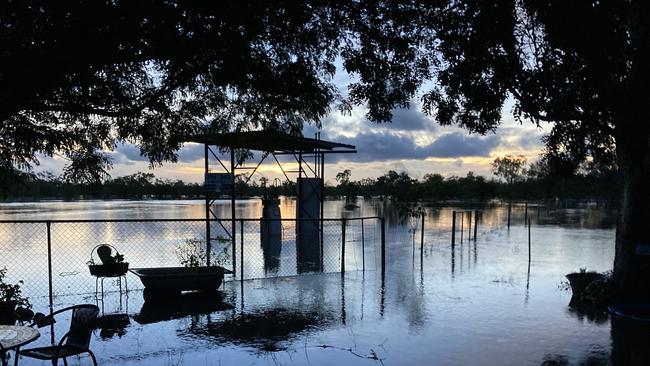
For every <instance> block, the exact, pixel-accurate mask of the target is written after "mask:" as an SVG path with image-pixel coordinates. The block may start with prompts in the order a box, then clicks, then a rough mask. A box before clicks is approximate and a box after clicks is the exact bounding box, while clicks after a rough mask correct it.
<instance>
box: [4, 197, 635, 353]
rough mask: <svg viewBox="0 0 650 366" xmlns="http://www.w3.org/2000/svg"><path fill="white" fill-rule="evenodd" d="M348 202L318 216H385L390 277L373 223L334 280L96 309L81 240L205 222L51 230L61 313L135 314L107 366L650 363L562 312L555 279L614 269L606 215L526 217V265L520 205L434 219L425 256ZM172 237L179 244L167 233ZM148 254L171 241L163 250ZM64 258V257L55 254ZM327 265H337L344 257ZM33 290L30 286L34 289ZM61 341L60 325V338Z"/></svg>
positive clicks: (145, 205)
mask: <svg viewBox="0 0 650 366" xmlns="http://www.w3.org/2000/svg"><path fill="white" fill-rule="evenodd" d="M357 204H358V205H359V206H360V208H359V209H356V210H352V211H346V210H345V209H344V208H343V206H344V202H342V201H328V202H327V203H326V210H325V211H326V213H325V216H326V217H342V216H345V217H347V218H353V217H360V216H367V217H368V216H376V215H378V216H384V217H386V220H387V228H386V248H387V249H386V263H387V264H386V272H385V274H384V275H382V271H381V267H380V262H379V250H378V245H379V244H378V243H379V240H378V224H377V223H376V222H374V221H372V220H369V221H368V223H367V227H364V230H365V231H364V235H365V236H364V243H363V244H364V246H365V247H364V248H362V247H361V246H360V245H361V240H360V231H359V229H360V228H359V226H358V225H357V226H354V225H356V224H354V225H353V224H352V221H351V222H350V228H349V229H348V230H349V232H348V236H347V237H346V243H347V247H346V250H345V258H346V259H345V264H346V272H345V273H344V274H343V275H341V273H338V272H335V271H332V272H333V273H325V274H306V275H298V276H296V275H285V272H283V270H280V272H274V273H273V275H265V274H266V271H265V269H264V268H260V269H257V270H258V272H255V271H256V268H255V266H260V267H263V264H262V263H257V262H255V261H254V260H253V259H244V263H245V270H246V271H247V273H251V275H249V276H245V278H256V277H271V278H257V279H250V280H245V281H240V280H239V277H237V278H236V279H232V280H230V281H227V282H225V283H224V285H223V286H222V288H221V290H220V292H219V294H218V295H214V294H212V295H207V296H206V295H201V294H184V295H183V296H182V297H181V298H174V299H171V298H170V299H165V300H164V301H158V302H150V301H147V302H145V301H144V300H143V296H142V291H141V290H140V288H141V286H139V283H138V282H139V281H138V279H137V277H133V276H132V275H129V277H128V281H129V288H130V291H129V292H128V294H122V295H121V296H120V294H119V293H118V292H116V291H115V289H116V286H115V283H110V281H107V282H106V285H105V286H106V289H107V290H106V293H105V297H104V299H103V300H101V299H100V300H97V299H96V298H95V296H94V280H92V278H91V277H90V276H89V275H88V274H87V273H86V272H83V271H82V270H81V269H79V268H83V266H84V265H85V262H82V263H81V264H78V263H77V262H79V261H82V259H78V258H85V260H87V258H88V257H89V252H88V251H87V250H88V248H89V247H88V246H89V245H90V244H89V243H86V241H88V242H90V241H94V240H103V242H111V243H114V244H117V243H119V242H120V240H118V239H116V238H121V239H125V238H126V239H128V240H132V243H139V242H140V241H147V239H148V238H158V236H156V235H159V236H164V237H165V238H167V240H170V241H174V240H176V238H177V237H184V236H183V235H185V236H187V235H186V234H187V232H188V230H190V229H191V230H190V231H192V230H204V228H205V227H204V225H203V224H201V223H198V224H200V225H198V224H196V225H195V223H192V224H191V225H195V226H196V227H194V226H192V227H191V228H190V229H188V227H187V225H185V224H183V225H178V224H176V226H174V225H172V226H171V228H166V229H164V230H163V228H161V227H160V226H156V227H155V230H157V231H162V232H163V233H162V234H161V233H153V232H149V231H147V230H144V229H142V228H140V227H139V226H135V228H134V226H129V227H128V230H125V229H123V228H122V229H120V228H119V227H117V226H119V225H123V223H115V226H116V228H108V229H107V228H105V227H103V226H102V227H97V226H89V227H85V226H84V225H90V224H66V225H68V226H64V227H62V228H58V229H57V228H54V229H53V230H58V231H55V232H54V234H53V237H54V239H55V240H54V244H53V252H54V253H53V257H54V258H55V259H54V262H55V263H54V264H55V266H54V273H55V275H54V278H53V282H54V289H55V292H56V293H55V294H54V295H55V298H54V306H55V308H59V307H62V306H65V305H68V304H71V303H80V302H89V303H97V304H98V305H100V306H101V307H102V310H103V312H104V314H105V315H110V314H127V315H128V317H122V318H119V319H118V320H117V321H115V322H113V324H112V325H111V324H105V325H104V326H103V328H102V329H97V330H96V331H95V332H94V336H93V341H92V343H91V349H92V350H93V351H94V352H95V354H96V355H97V357H98V360H99V363H100V364H102V365H112V364H115V365H117V364H119V365H231V364H245V365H267V364H271V365H294V364H295V365H307V364H310V365H347V364H354V365H373V364H378V365H381V364H383V365H541V364H544V365H601V364H602V365H607V364H612V363H613V364H633V363H634V362H633V361H634V360H635V361H636V362H637V364H644V363H643V362H645V361H647V360H648V358H647V351H645V352H646V354H643V353H642V354H640V355H639V354H637V352H638V350H639V349H643V347H644V346H643V341H641V342H639V340H642V339H645V340H646V341H647V339H648V338H647V337H646V338H643V337H644V336H645V335H647V334H648V333H647V331H645V330H643V329H633V332H632V333H630V332H629V331H628V329H627V328H629V327H630V326H629V325H626V324H622V325H621V324H617V323H614V325H612V321H611V320H610V319H609V317H608V316H607V315H606V314H583V313H580V312H579V311H576V310H574V309H572V308H570V307H569V306H568V304H569V300H570V297H571V293H570V291H567V290H566V288H565V286H564V285H563V280H564V275H565V274H567V273H569V272H572V271H577V270H578V269H579V268H588V269H589V270H595V271H606V270H608V269H610V268H611V264H612V261H613V256H614V236H615V214H614V213H612V212H610V211H608V210H606V209H601V208H597V207H594V206H583V207H577V208H575V207H574V208H561V209H560V208H556V209H550V208H546V207H537V206H533V205H531V206H530V207H529V210H528V214H529V215H528V216H529V217H530V218H531V246H530V248H531V252H530V255H531V259H532V260H531V262H530V265H529V263H528V255H529V252H528V231H527V228H526V227H525V226H524V209H523V206H516V207H515V208H514V209H513V215H512V225H511V227H510V229H508V228H507V226H506V212H507V211H506V209H505V208H504V207H503V206H499V205H490V206H484V205H481V206H467V205H464V206H463V207H462V208H461V207H458V206H456V207H452V206H448V207H447V206H445V207H433V206H432V207H427V209H426V216H425V225H424V227H425V230H424V232H425V235H424V244H423V246H422V249H423V250H422V252H420V245H421V242H420V240H421V236H420V235H421V231H420V225H421V223H420V221H419V219H409V218H404V217H403V216H402V215H401V214H400V211H402V210H401V209H400V208H398V207H397V206H396V205H395V204H391V203H386V202H382V201H376V200H368V201H359V202H358V203H357ZM474 208H478V209H480V210H481V212H482V214H481V219H480V220H479V227H478V230H477V232H478V235H477V238H476V240H471V241H468V240H467V235H471V234H470V233H471V232H472V230H471V229H470V230H468V227H467V225H468V222H467V216H465V220H464V221H463V225H464V226H463V234H462V235H463V238H462V242H461V232H460V223H457V233H456V245H455V247H453V248H452V246H451V212H452V210H459V211H465V210H469V209H474ZM217 209H218V212H221V213H226V212H229V206H228V204H227V203H226V202H219V203H218V207H217ZM294 209H295V205H294V204H293V201H291V200H283V201H282V206H281V211H282V215H283V217H293V215H294V214H293V212H294V211H293V210H294ZM237 210H238V216H240V217H242V216H243V217H252V218H256V217H259V216H260V215H261V205H260V203H259V201H258V200H255V199H252V200H248V201H240V202H239V203H238V206H237ZM204 212H205V211H204V207H203V205H202V203H201V202H198V201H144V202H134V201H121V202H116V201H113V202H51V203H20V204H18V203H17V204H2V205H0V220H21V219H32V220H34V219H43V220H46V219H63V220H66V219H89V218H90V219H109V218H110V219H116V218H120V219H126V218H128V219H146V218H201V217H203V215H204ZM224 216H226V215H224ZM2 225H4V227H3V226H2ZM9 225H19V226H12V227H9ZM20 225H22V226H20ZM93 225H95V224H93ZM103 225H104V224H103ZM129 225H133V224H129ZM201 225H203V226H201ZM54 226H55V225H54V224H53V227H54ZM95 229H97V230H98V231H99V232H100V233H101V236H100V238H99V239H97V235H99V234H93V235H94V236H93V235H91V234H89V232H94V231H97V230H95ZM149 229H151V227H150V228H149ZM253 229H254V227H253V228H251V229H250V231H252V230H253ZM175 230H176V231H179V232H181V234H183V235H180V234H179V235H176V234H175ZM244 231H245V232H248V231H247V230H244ZM18 232H28V233H31V234H30V235H31V236H30V235H27V234H22V236H21V234H18ZM77 232H79V233H80V234H78V233H77ZM127 234H128V235H127ZM8 236H11V237H12V238H13V239H12V240H10V239H7V237H8ZM16 238H18V240H16ZM30 238H31V239H30ZM57 238H59V239H60V240H62V239H63V238H68V239H69V238H76V239H78V240H77V242H79V243H83V246H82V248H73V249H74V250H73V249H71V248H69V247H70V245H71V244H70V243H71V242H70V241H69V240H68V241H67V242H66V245H65V247H63V246H57V245H58V244H57V240H56V239H57ZM110 238H114V240H113V241H110V240H109V239H110ZM41 239H42V234H41V228H40V227H33V226H29V225H27V224H0V245H2V246H3V252H4V253H12V254H11V255H14V256H16V255H20V253H30V255H29V257H30V258H32V257H39V256H40V255H41V254H40V253H41V252H42V247H41V246H38V245H36V244H33V245H32V246H30V247H29V248H28V249H25V248H23V249H21V250H18V249H20V246H18V244H16V243H19V242H22V243H26V242H30V240H31V241H33V242H37V241H38V242H40V241H41ZM126 239H125V240H126ZM128 240H127V241H128ZM129 243H131V242H129ZM156 243H166V242H164V241H162V239H160V240H159V239H156ZM332 243H334V241H332ZM325 244H327V241H325ZM160 245H161V249H160V250H157V249H155V248H154V249H151V248H148V247H142V248H140V247H137V246H135V244H134V246H123V247H121V248H120V249H121V250H122V252H123V253H124V254H125V257H127V259H128V260H130V261H131V263H132V265H133V264H134V263H135V262H134V259H136V261H140V260H141V261H144V260H145V258H149V257H151V258H154V259H155V260H154V259H152V262H147V263H155V264H161V263H162V264H166V263H169V259H168V257H169V256H168V255H166V254H165V253H164V252H165V251H169V249H163V248H162V245H163V244H160ZM258 245H259V244H258ZM338 245H339V246H337V247H336V248H338V250H340V243H338ZM250 246H251V247H252V246H253V245H250ZM332 246H334V245H333V244H332ZM12 248H13V249H12ZM16 248H18V249H16ZM90 248H92V247H90ZM283 250H284V249H283ZM58 251H62V252H63V253H65V255H60V256H59V257H57V254H56V253H57V252H58ZM78 252H79V253H81V254H76V253H78ZM17 253H18V254H17ZM244 253H245V254H246V255H249V254H251V253H253V250H252V249H250V250H249V249H246V250H245V252H244ZM339 253H340V252H339ZM167 254H169V253H167ZM3 258H4V259H3V262H6V263H7V267H8V269H9V271H10V272H11V271H12V269H13V271H14V272H20V273H21V274H24V275H23V277H25V278H24V279H25V283H26V284H25V286H24V288H25V290H26V292H29V294H30V296H32V297H33V299H32V302H33V303H34V306H35V308H36V309H35V310H41V311H45V310H46V307H45V306H46V305H47V293H46V291H47V286H45V288H43V287H42V286H43V285H42V273H43V268H44V267H39V266H40V265H41V264H42V260H41V259H38V260H32V259H29V258H24V259H23V258H19V259H18V260H17V261H18V262H19V264H20V265H16V263H13V262H16V260H13V261H12V262H10V261H9V260H7V258H8V257H7V255H3ZM39 258H40V257H39ZM57 258H58V259H57ZM61 258H68V260H67V261H65V260H62V259H61ZM70 258H73V259H74V260H72V259H70ZM140 258H142V259H140ZM246 258H248V257H246ZM250 258H255V257H254V256H252V255H251V257H250ZM329 259H330V260H337V259H339V260H340V256H338V257H330V258H329ZM72 262H74V263H76V264H75V265H74V266H73V265H72V264H69V266H70V268H67V267H65V266H63V264H65V263H72ZM59 263H60V264H59ZM240 263H241V262H240ZM2 265H4V263H2ZM79 266H81V267H79ZM280 266H281V267H282V266H283V264H281V265H280ZM32 267H36V268H32ZM332 268H333V267H332ZM364 268H365V271H364V270H363V269H364ZM75 272H76V273H75ZM39 275H40V276H41V277H39ZM28 279H32V282H29V281H28ZM30 283H32V284H38V286H36V285H33V286H32V287H31V288H30V286H29V285H30ZM77 284H82V285H77ZM89 284H92V285H93V288H92V291H89V287H88V285H89ZM60 323H65V322H60ZM59 325H60V324H59ZM59 325H57V326H59ZM612 327H614V329H612ZM634 327H636V326H634ZM64 329H65V324H63V325H61V329H60V330H57V332H58V333H56V334H57V336H60V335H62V334H63V331H64ZM639 332H641V333H639ZM643 332H645V333H643ZM43 333H44V335H43V336H42V337H41V338H40V339H39V340H38V341H37V342H35V343H33V344H32V345H34V346H36V345H43V344H46V343H48V342H49V340H50V337H49V336H47V335H45V334H47V332H46V331H45V330H44V331H43ZM631 334H632V335H631ZM639 334H641V335H640V336H639ZM639 337H641V338H639ZM30 346H31V345H30ZM612 354H614V357H615V360H616V362H613V361H612ZM631 360H632V361H631ZM20 361H21V364H22V365H31V364H39V363H33V360H29V359H24V358H23V359H21V360H20ZM88 362H89V359H88V358H86V357H81V358H74V357H73V358H72V359H70V360H69V363H70V364H87V363H88Z"/></svg>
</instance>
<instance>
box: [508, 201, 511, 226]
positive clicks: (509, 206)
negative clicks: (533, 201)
mask: <svg viewBox="0 0 650 366" xmlns="http://www.w3.org/2000/svg"><path fill="white" fill-rule="evenodd" d="M511 213H512V201H509V202H508V230H510V214H511Z"/></svg>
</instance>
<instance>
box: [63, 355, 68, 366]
mask: <svg viewBox="0 0 650 366" xmlns="http://www.w3.org/2000/svg"><path fill="white" fill-rule="evenodd" d="M63 366H68V360H67V359H66V358H65V357H63Z"/></svg>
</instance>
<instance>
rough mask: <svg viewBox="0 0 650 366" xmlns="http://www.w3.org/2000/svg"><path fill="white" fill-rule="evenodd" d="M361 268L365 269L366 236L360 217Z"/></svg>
mask: <svg viewBox="0 0 650 366" xmlns="http://www.w3.org/2000/svg"><path fill="white" fill-rule="evenodd" d="M361 270H362V271H364V272H365V270H366V238H365V233H364V231H363V218H361Z"/></svg>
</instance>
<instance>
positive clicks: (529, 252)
mask: <svg viewBox="0 0 650 366" xmlns="http://www.w3.org/2000/svg"><path fill="white" fill-rule="evenodd" d="M530 259H531V258H530V219H528V263H529V264H530Z"/></svg>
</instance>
